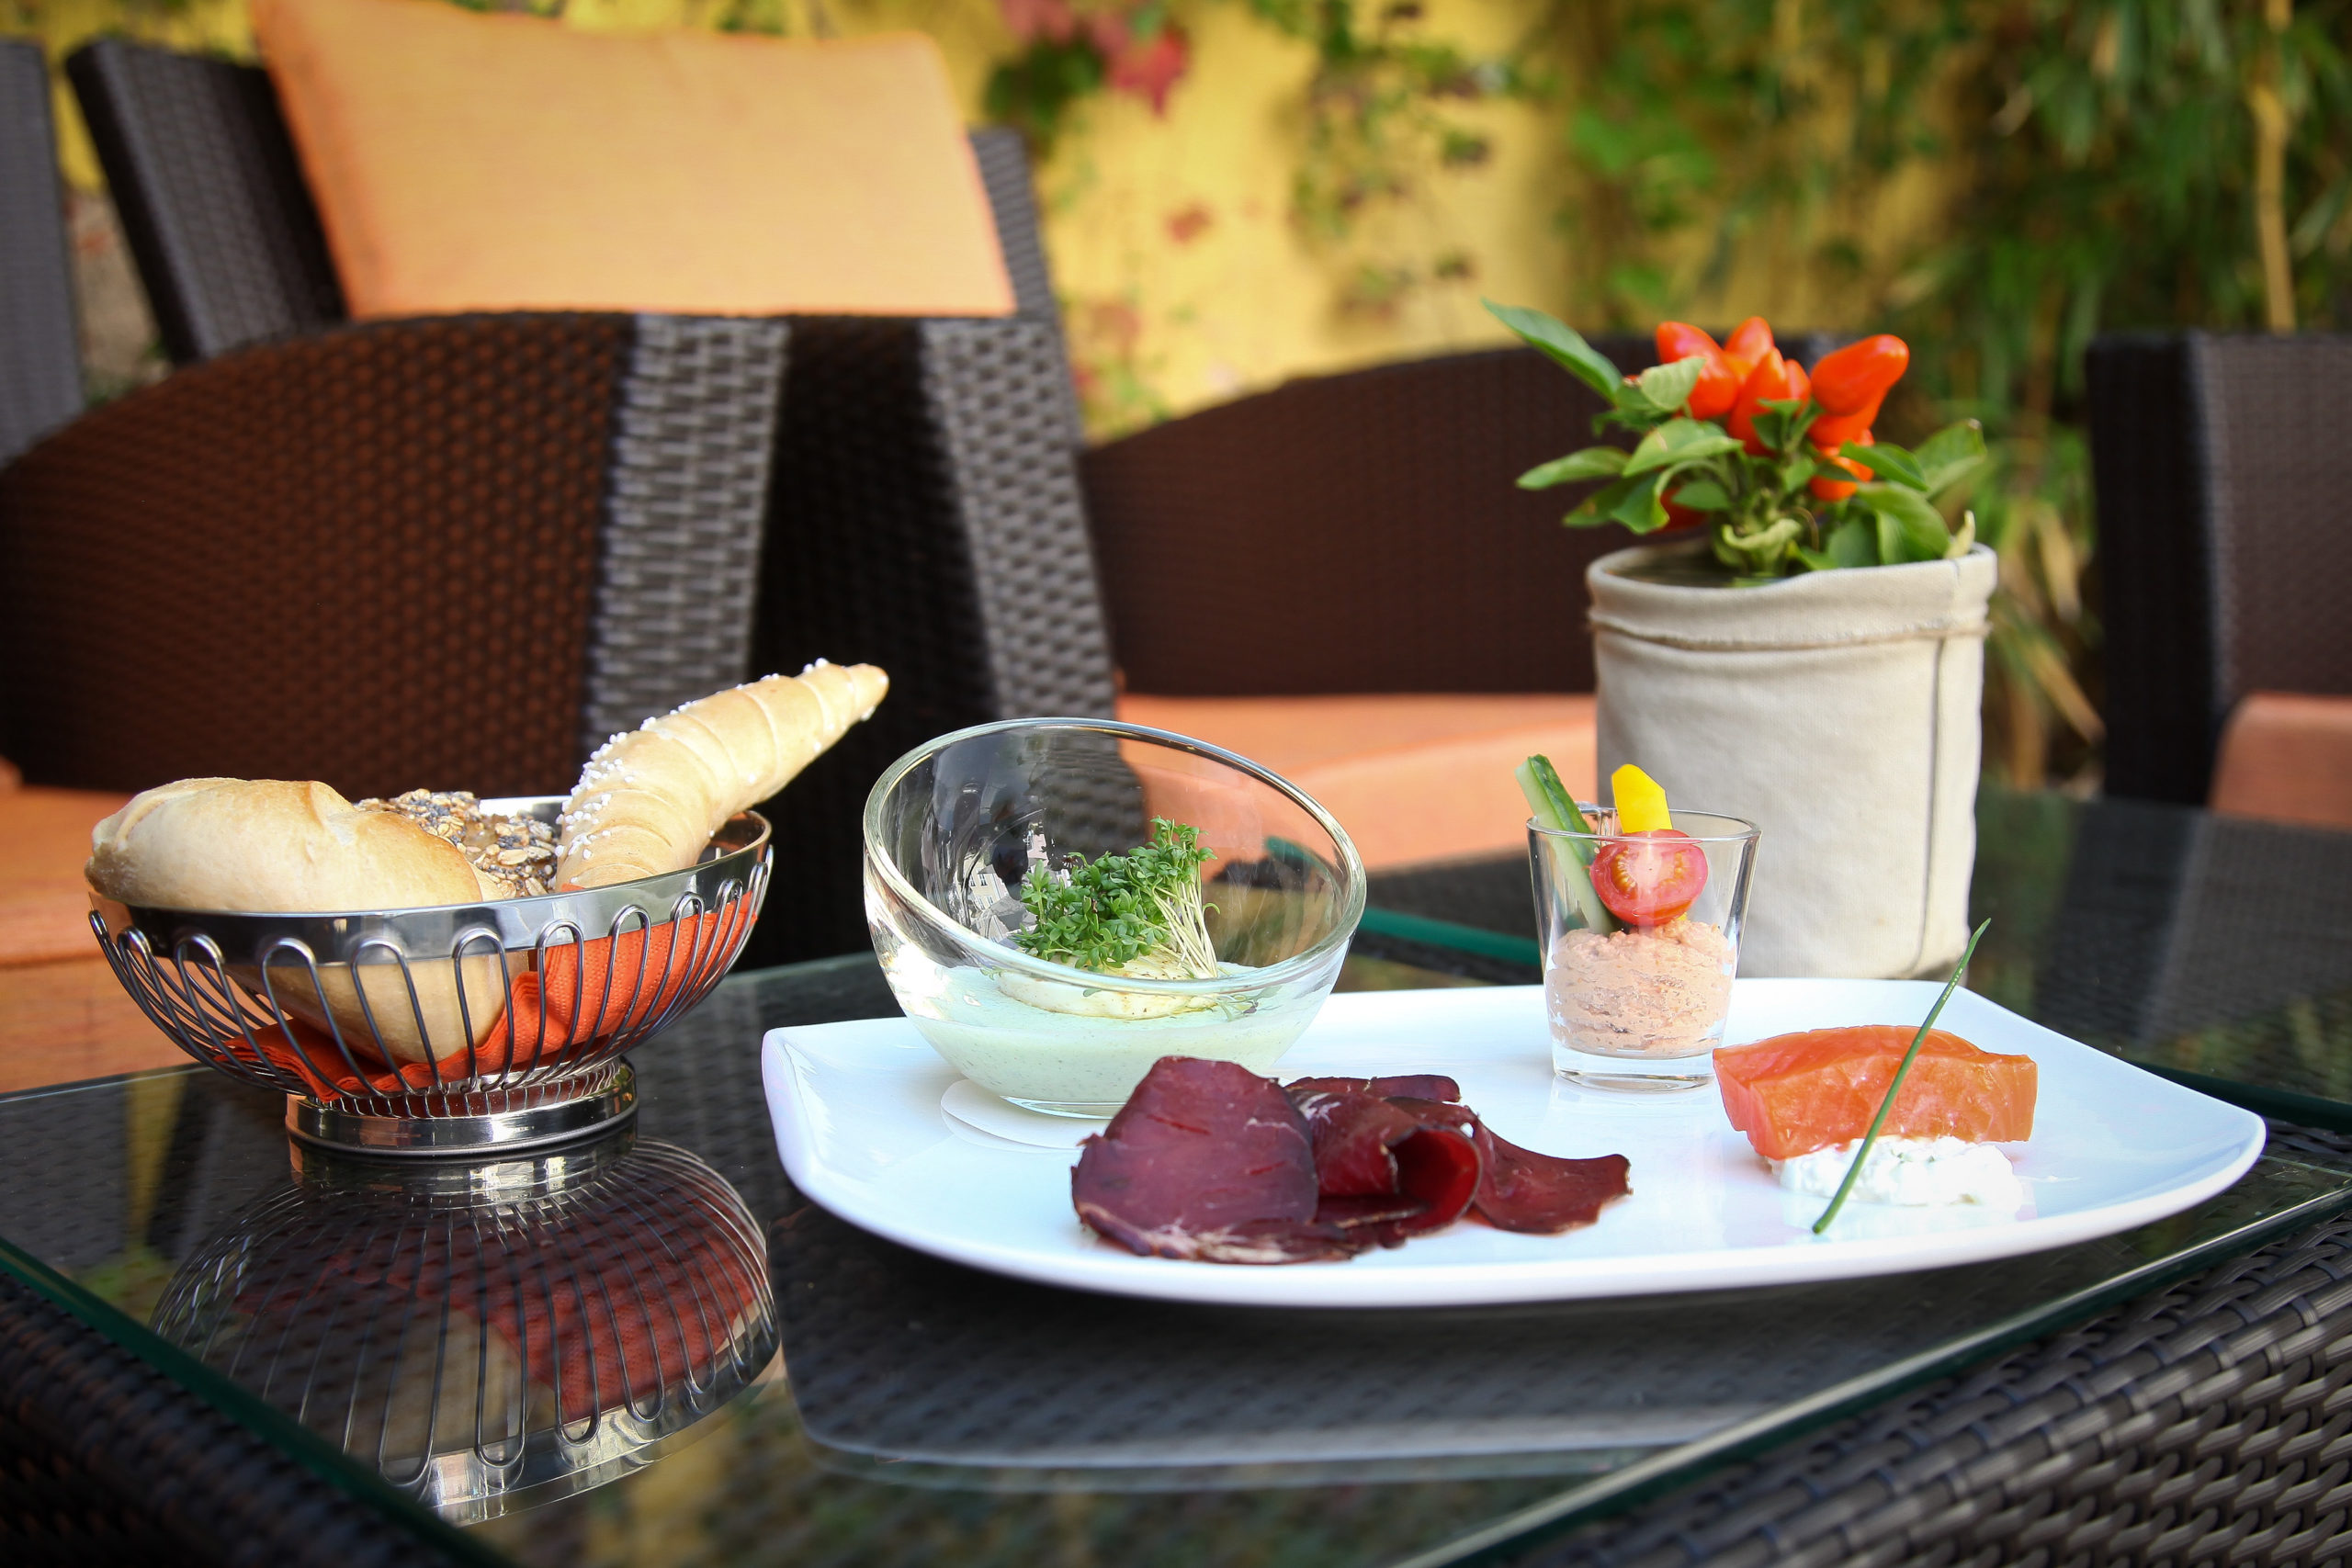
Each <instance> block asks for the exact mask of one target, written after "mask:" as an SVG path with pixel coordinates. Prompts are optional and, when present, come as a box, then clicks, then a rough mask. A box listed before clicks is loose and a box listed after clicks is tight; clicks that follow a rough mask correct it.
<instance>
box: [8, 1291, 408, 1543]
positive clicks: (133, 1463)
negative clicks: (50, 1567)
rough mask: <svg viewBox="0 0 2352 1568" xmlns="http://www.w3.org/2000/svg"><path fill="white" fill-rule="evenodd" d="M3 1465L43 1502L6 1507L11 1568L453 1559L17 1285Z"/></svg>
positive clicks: (11, 1486) (14, 1483)
mask: <svg viewBox="0 0 2352 1568" xmlns="http://www.w3.org/2000/svg"><path fill="white" fill-rule="evenodd" d="M0 1454H5V1455H6V1457H7V1458H8V1460H9V1461H12V1462H11V1463H10V1464H9V1467H8V1468H9V1469H10V1471H12V1472H14V1473H12V1474H9V1475H7V1476H6V1477H5V1478H0V1487H5V1488H6V1490H7V1491H10V1492H17V1493H18V1494H19V1495H20V1496H21V1500H22V1502H23V1503H24V1504H28V1505H29V1506H6V1507H0V1560H5V1561H6V1562H12V1563H23V1564H31V1563H38V1562H44V1561H46V1562H73V1563H100V1562H105V1563H126V1564H127V1563H163V1562H173V1563H216V1562H217V1563H270V1564H273V1565H274V1564H280V1563H283V1564H288V1565H295V1564H321V1565H324V1568H400V1565H407V1564H418V1565H423V1564H428V1563H442V1562H448V1561H449V1559H448V1558H447V1557H446V1556H445V1555H443V1554H442V1553H441V1552H439V1551H435V1550H434V1549H433V1548H431V1547H430V1546H428V1545H427V1544H425V1543H424V1542H423V1541H421V1540H417V1539H415V1538H413V1537H410V1536H407V1535H405V1534H402V1533H401V1532H399V1531H397V1530H394V1529H388V1528H386V1524H385V1521H384V1520H383V1518H382V1517H380V1516H378V1515H376V1514H374V1513H372V1512H369V1511H368V1510H366V1509H363V1508H361V1507H359V1506H356V1505H354V1504H353V1503H352V1502H350V1501H349V1500H348V1499H347V1498H345V1497H344V1496H342V1495H339V1494H337V1493H336V1492H334V1490H332V1489H331V1488H330V1487H328V1486H327V1485H326V1484H325V1483H323V1482H321V1481H319V1480H318V1479H316V1478H315V1477H313V1476H311V1474H309V1473H308V1472H305V1471H303V1470H302V1469H300V1467H299V1466H298V1465H297V1464H296V1463H295V1462H294V1461H292V1460H290V1459H288V1458H286V1457H285V1456H283V1455H281V1454H280V1453H278V1452H277V1450H275V1449H273V1448H272V1447H271V1446H270V1445H269V1444H268V1443H267V1442H266V1441H265V1440H264V1439H262V1438H259V1437H256V1436H255V1435H254V1434H253V1433H251V1432H248V1431H246V1430H245V1429H244V1428H243V1427H240V1426H239V1425H238V1424H237V1423H235V1422H234V1421H232V1420H231V1419H229V1418H228V1417H227V1416H223V1415H221V1414H220V1412H218V1411H216V1410H214V1409H213V1408H212V1407H211V1406H209V1405H208V1404H203V1403H201V1402H200V1401H198V1400H197V1399H195V1398H194V1397H192V1396H191V1395H189V1394H188V1393H186V1392H184V1391H182V1390H180V1389H178V1388H176V1387H175V1386H174V1385H173V1384H172V1383H170V1382H168V1381H166V1380H165V1379H164V1376H163V1375H162V1374H161V1373H159V1372H157V1371H154V1370H153V1368H151V1367H149V1366H147V1365H146V1364H145V1363H144V1362H142V1361H140V1360H138V1359H135V1358H134V1357H132V1356H131V1355H130V1354H129V1353H128V1352H127V1351H124V1350H121V1349H119V1348H117V1347H115V1346H114V1345H112V1344H110V1343H108V1342H107V1340H106V1339H104V1338H102V1337H100V1336H98V1335H97V1334H96V1333H95V1332H94V1331H92V1330H90V1329H88V1328H85V1327H84V1326H83V1325H80V1324H78V1323H75V1322H74V1320H73V1319H72V1318H70V1317H68V1316H67V1315H66V1314H64V1313H63V1312H62V1311H60V1310H59V1309H58V1308H57V1307H55V1306H53V1305H51V1303H48V1302H45V1301H42V1300H41V1299H40V1297H38V1296H36V1295H34V1294H33V1293H32V1292H29V1291H28V1290H26V1289H25V1288H24V1287H23V1286H21V1285H18V1284H17V1283H16V1282H15V1281H14V1280H8V1279H5V1278H0ZM10 1501H11V1503H12V1504H14V1503H16V1502H17V1499H15V1498H12V1499H11V1500H10Z"/></svg>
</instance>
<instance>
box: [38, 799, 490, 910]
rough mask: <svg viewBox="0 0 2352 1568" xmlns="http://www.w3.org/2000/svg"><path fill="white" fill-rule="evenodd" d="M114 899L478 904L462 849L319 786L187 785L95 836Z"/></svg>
mask: <svg viewBox="0 0 2352 1568" xmlns="http://www.w3.org/2000/svg"><path fill="white" fill-rule="evenodd" d="M82 870H83V874H84V875H85V876H86V877H87V878H88V879H89V883H90V886H93V887H95V888H96V889H97V890H98V891H99V892H100V893H103V894H104V895H106V896H107V897H109V898H116V899H119V900H120V901H122V902H123V903H125V904H137V905H142V906H147V907H152V908H166V909H235V910H242V911H249V912H253V913H287V914H292V913H302V914H313V913H319V912H322V911H329V910H344V909H407V908H420V907H422V906H424V905H429V904H472V903H476V902H479V901H480V899H481V891H480V885H479V884H478V883H477V882H476V881H475V879H474V868H473V866H472V865H471V864H470V863H469V862H468V861H467V859H466V857H465V852H463V851H461V850H459V849H458V846H457V845H455V844H452V843H449V842H448V841H447V840H442V839H437V838H435V837H434V836H433V835H432V834H431V833H428V832H426V831H425V830H424V829H422V828H420V827H418V826H417V825H416V824H415V823H413V822H412V821H410V820H409V819H408V818H404V817H399V816H394V815H391V814H390V813H387V812H381V811H361V810H359V809H358V808H356V807H354V806H353V805H352V804H351V802H349V801H347V800H345V799H344V798H343V796H341V795H337V794H336V793H335V792H334V790H332V789H329V788H328V787H327V786H326V785H325V784H319V783H316V782H315V781H314V782H311V783H305V784H293V783H288V782H285V781H282V780H278V779H182V780H180V781H179V782H178V783H176V784H164V785H162V786H160V787H158V788H155V789H151V790H145V791H142V792H141V793H140V794H139V795H134V796H132V797H131V801H130V805H128V806H126V807H123V808H122V809H121V810H119V811H118V812H116V813H115V814H114V815H113V816H111V817H109V818H107V819H106V820H105V821H103V822H101V823H99V824H98V825H97V827H96V828H95V829H92V830H91V833H90V859H89V863H87V864H86V865H85V866H84V867H83V868H82Z"/></svg>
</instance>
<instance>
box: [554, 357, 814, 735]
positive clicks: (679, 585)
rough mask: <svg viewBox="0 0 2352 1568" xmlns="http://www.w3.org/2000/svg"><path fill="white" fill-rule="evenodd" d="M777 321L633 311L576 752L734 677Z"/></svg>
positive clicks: (764, 485)
mask: <svg viewBox="0 0 2352 1568" xmlns="http://www.w3.org/2000/svg"><path fill="white" fill-rule="evenodd" d="M785 344H786V327H785V324H784V323H783V322H782V321H741V320H708V319H695V318H688V317H682V316H639V317H638V318H637V342H636V344H635V347H634V348H633V349H632V351H631V353H630V355H629V367H628V378H627V380H626V382H625V383H624V387H623V391H622V396H621V407H620V415H619V429H618V433H617V434H616V438H615V441H614V446H613V477H612V488H611V498H610V502H609V513H608V514H607V516H606V519H605V541H604V558H603V561H602V563H601V565H600V567H599V569H598V573H597V583H596V613H595V623H594V632H593V635H592V637H591V638H590V641H589V646H588V702H587V706H586V708H585V710H584V714H583V717H582V737H581V739H582V747H581V749H582V752H583V754H584V753H585V752H588V751H593V750H595V748H596V747H597V745H598V744H600V743H601V742H602V741H603V740H604V739H605V737H606V736H608V735H611V734H613V733H615V732H616V731H618V730H623V729H633V728H636V727H637V725H638V724H639V722H640V721H642V720H643V719H644V718H646V717H647V716H649V715H652V714H657V713H666V712H668V711H669V710H670V709H672V708H673V707H676V706H677V705H679V704H681V703H685V702H692V701H693V700H694V699H695V698H696V697H701V696H707V695H708V694H710V693H712V692H715V691H717V690H718V689H719V688H721V687H724V686H731V685H734V684H735V683H736V682H740V681H741V680H742V679H743V678H744V676H745V675H746V674H747V673H748V672H749V670H750V665H751V659H752V599H753V596H754V593H755V592H756V589H757V586H758V580H759V558H760V533H761V528H762V525H763V523H764V522H765V520H766V516H767V502H768V479H769V457H770V456H771V454H772V453H773V452H774V450H775V421H776V400H777V399H778V398H779V397H780V396H782V394H783V390H784V358H785Z"/></svg>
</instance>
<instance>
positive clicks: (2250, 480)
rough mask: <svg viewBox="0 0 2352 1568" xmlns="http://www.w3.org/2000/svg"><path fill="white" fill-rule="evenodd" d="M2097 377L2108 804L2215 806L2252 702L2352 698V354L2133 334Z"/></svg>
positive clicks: (2094, 434)
mask: <svg viewBox="0 0 2352 1568" xmlns="http://www.w3.org/2000/svg"><path fill="white" fill-rule="evenodd" d="M2087 366H2088V379H2089V388H2090V414H2091V420H2090V423H2091V453H2092V457H2093V459H2094V462H2095V465H2096V473H2097V479H2098V502H2099V531H2100V541H2101V543H2100V551H2099V557H2100V562H2101V566H2100V571H2101V575H2102V580H2103V590H2104V601H2105V603H2104V606H2103V609H2102V612H2101V615H2102V620H2103V622H2104V625H2105V627H2106V637H2107V660H2106V662H2107V687H2108V690H2107V721H2108V747H2107V750H2108V760H2107V784H2108V788H2109V790H2110V791H2111V792H2113V793H2115V794H2119V795H2138V796H2141V797H2143V798H2147V799H2153V800H2175V801H2181V802H2184V803H2196V802H2201V801H2202V800H2203V799H2204V798H2205V793H2206V789H2207V786H2208V784H2209V783H2210V782H2211V774H2212V767H2213V754H2214V748H2215V744H2216V742H2217V740H2218V739H2219V738H2220V734H2221V728H2222V722H2223V721H2224V720H2225V719H2226V718H2227V717H2228V716H2229V712H2230V709H2231V708H2232V707H2233V705H2235V704H2236V702H2237V700H2238V699H2239V698H2240V697H2241V696H2243V695H2245V694H2246V693H2247V692H2251V691H2261V690H2274V691H2290V692H2352V636H2347V635H2346V615H2345V611H2344V605H2345V604H2346V602H2347V600H2352V547H2347V546H2346V543H2345V541H2344V537H2343V531H2342V529H2341V528H2340V527H2338V526H2336V523H2335V513H2336V511H2337V509H2338V500H2337V498H2338V497H2340V495H2341V494H2342V492H2343V489H2344V483H2343V481H2344V479H2345V477H2346V472H2347V464H2352V459H2348V458H2347V457H2346V453H2345V450H2344V445H2343V443H2342V441H2340V440H2339V439H2337V437H2336V436H2335V433H2334V432H2333V431H2332V430H2331V429H2330V428H2329V424H2328V415H2329V413H2330V412H2331V411H2332V409H2333V408H2334V407H2335V401H2336V400H2337V394H2338V393H2339V392H2340V390H2341V389H2343V388H2344V387H2346V386H2347V385H2352V337H2347V336H2330V335H2321V334H2304V335H2301V336H2297V337H2288V338H2272V337H2213V336H2209V335H2207V334H2205V333H2183V334H2173V335H2165V336H2156V335H2143V334H2133V335H2122V336H2116V337H2107V338H2101V339H2100V340H2098V342H2097V343H2095V344H2092V345H2091V352H2090V355H2089V358H2088V361H2087Z"/></svg>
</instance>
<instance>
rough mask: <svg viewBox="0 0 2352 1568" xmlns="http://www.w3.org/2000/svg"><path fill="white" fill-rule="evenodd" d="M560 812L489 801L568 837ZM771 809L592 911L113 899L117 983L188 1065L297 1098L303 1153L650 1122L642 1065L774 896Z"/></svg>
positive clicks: (740, 820)
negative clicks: (640, 1113)
mask: <svg viewBox="0 0 2352 1568" xmlns="http://www.w3.org/2000/svg"><path fill="white" fill-rule="evenodd" d="M562 804H563V801H562V797H560V796H556V795H524V796H512V797H509V798H505V799H501V800H486V801H483V802H482V803H481V805H482V808H483V809H484V810H485V811H489V812H493V813H496V814H499V815H508V816H519V815H528V816H533V817H537V818H541V819H542V820H545V821H548V822H550V823H551V822H553V821H554V819H555V814H556V812H557V811H558V809H559V808H560V807H561V806H562ZM771 854H772V847H771V845H770V843H769V837H768V825H767V822H766V820H765V819H764V818H762V817H760V816H759V815H758V814H757V813H756V812H750V811H746V812H742V813H740V814H738V815H737V816H736V817H734V818H731V819H730V820H729V821H728V823H727V824H726V825H725V826H724V827H722V828H721V829H719V830H718V833H717V834H715V835H714V836H713V837H712V839H711V841H710V843H709V844H708V846H707V847H706V848H705V849H704V851H703V856H702V859H701V861H700V862H699V863H697V864H695V865H692V866H689V867H687V868H686V869H685V870H684V871H674V872H668V873H664V874H662V875H660V876H648V877H640V878H639V879H638V880H636V881H634V882H623V883H616V884H615V885H613V886H609V887H594V888H589V889H587V890H585V891H582V892H572V893H549V894H544V895H541V896H539V897H530V898H514V899H506V900H502V901H496V902H489V903H481V904H453V905H444V906H436V907H434V908H418V909H379V910H366V911H355V912H351V913H345V914H288V915H254V914H234V913H224V912H220V911H209V910H194V909H160V908H133V907H130V906H127V905H123V904H119V903H116V902H114V901H113V900H111V899H107V898H100V897H94V898H93V899H92V903H93V905H94V906H95V907H94V908H93V910H92V912H91V915H90V925H91V929H92V930H93V931H96V934H97V938H98V942H99V945H100V946H101V947H103V948H104V949H105V951H106V955H107V963H108V964H110V965H112V966H113V969H114V973H115V976H116V978H118V979H119V980H120V981H121V982H122V985H123V988H124V989H126V990H128V991H129V992H130V995H131V997H132V998H134V999H135V1000H136V1001H137V1002H138V1003H139V1006H140V1008H141V1010H142V1011H144V1012H145V1013H146V1014H147V1016H148V1017H149V1018H150V1019H152V1020H153V1021H154V1023H155V1026H156V1027H157V1028H159V1029H161V1030H162V1031H163V1032H164V1033H166V1034H168V1035H170V1036H171V1037H172V1038H173V1039H174V1040H175V1041H177V1042H178V1043H179V1045H180V1048H181V1049H182V1050H185V1051H186V1052H187V1054H188V1055H191V1056H194V1057H195V1058H196V1059H197V1060H198V1061H199V1062H202V1063H204V1064H205V1065H206V1066H212V1067H217V1068H219V1069H220V1071H222V1072H224V1073H227V1074H229V1075H230V1076H231V1077H236V1078H242V1079H243V1080H244V1081H245V1082H247V1083H253V1084H259V1085H262V1086H264V1087H265V1088H268V1089H278V1090H281V1091H282V1092H284V1093H285V1095H286V1096H287V1108H286V1125H287V1127H288V1129H289V1130H290V1131H292V1132H293V1133H294V1134H296V1135H297V1136H299V1137H302V1138H307V1139H310V1140H311V1141H312V1142H314V1143H319V1144H324V1145H332V1146H335V1147H341V1148H349V1149H362V1150H368V1151H371V1152H374V1153H379V1154H398V1153H409V1154H435V1153H456V1152H461V1151H479V1150H482V1149H487V1148H518V1147H523V1146H526V1145H533V1144H543V1143H548V1142H551V1141H553V1140H556V1139H560V1138H569V1137H574V1136H577V1135H579V1134H582V1133H584V1132H586V1131H588V1130H590V1129H591V1128H594V1127H596V1126H598V1125H600V1124H602V1123H605V1122H611V1121H614V1120H616V1119H617V1118H620V1117H624V1116H628V1115H629V1114H631V1113H632V1112H633V1111H635V1110H636V1108H637V1088H636V1077H635V1075H634V1074H632V1073H631V1071H630V1070H629V1066H628V1063H627V1062H626V1061H624V1060H622V1053H623V1052H625V1051H628V1049H629V1048H630V1047H632V1046H634V1045H637V1044H639V1043H641V1042H643V1041H646V1040H648V1039H650V1038H651V1037H652V1036H654V1035H655V1034H658V1033H660V1032H662V1030H663V1029H664V1028H666V1027H667V1026H668V1025H669V1024H670V1023H671V1022H672V1021H673V1020H675V1019H677V1018H678V1017H679V1016H681V1015H682V1014H684V1012H686V1011H687V1010H689V1009H691V1008H693V1007H694V1006H695V1003H697V1002H699V1001H701V1000H702V998H704V997H706V996H707V995H708V994H709V992H710V989H711V987H714V986H716V985H717V984H718V981H719V979H720V977H721V976H724V975H725V974H726V973H727V970H728V966H729V964H733V963H734V961H735V956H736V954H737V953H741V951H742V947H743V942H744V939H745V938H747V937H748V936H750V935H751V931H752V922H753V921H754V920H756V919H758V918H759V913H760V906H761V904H762V902H763V900H764V899H765V897H766V896H767V886H768V874H769V866H770V858H771Z"/></svg>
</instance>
